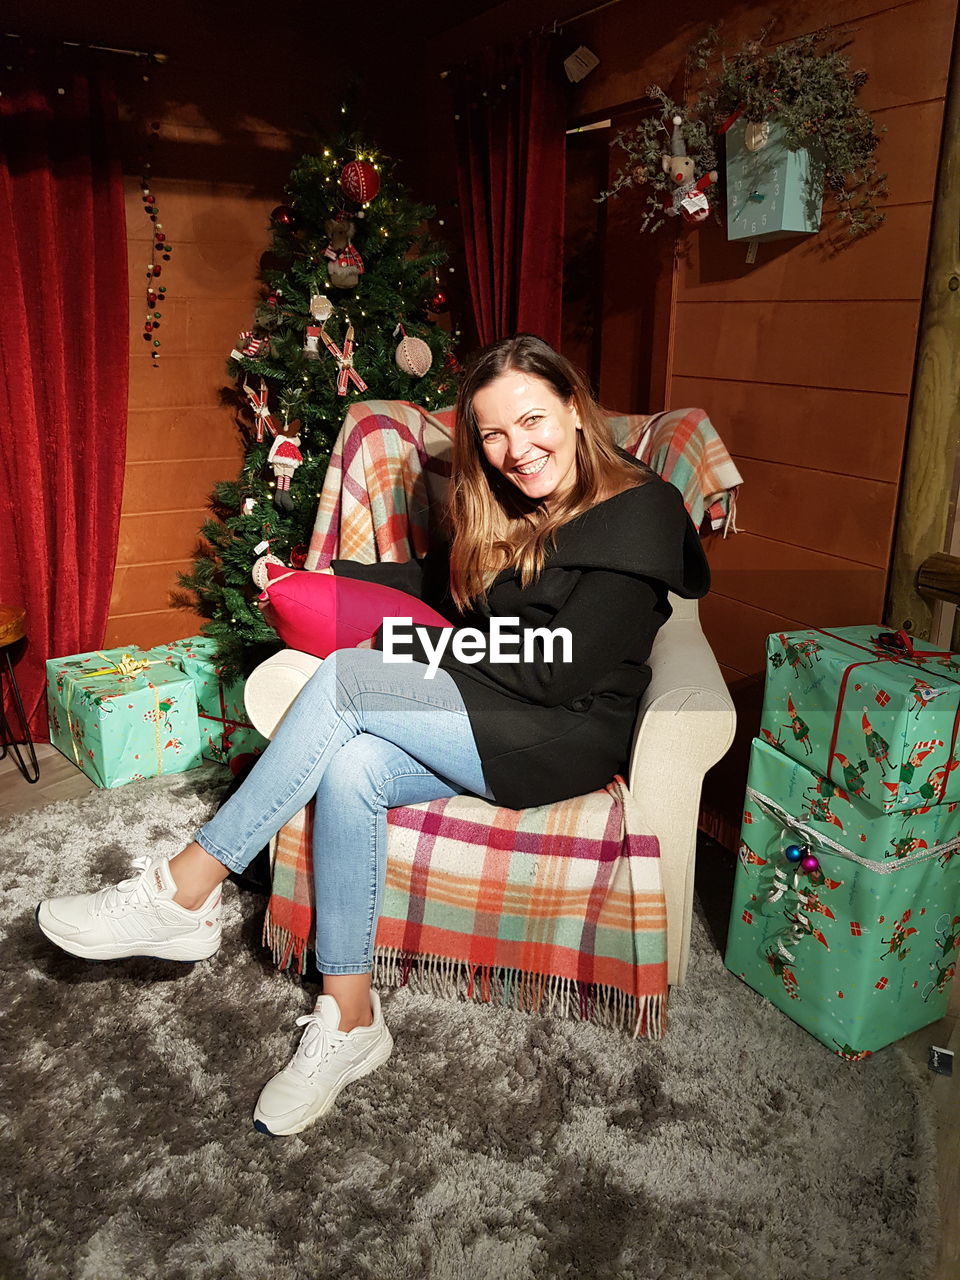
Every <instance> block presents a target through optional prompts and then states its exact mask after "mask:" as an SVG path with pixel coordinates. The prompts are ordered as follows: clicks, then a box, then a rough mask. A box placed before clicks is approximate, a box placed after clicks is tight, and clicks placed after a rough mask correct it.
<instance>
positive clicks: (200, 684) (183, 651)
mask: <svg viewBox="0 0 960 1280" xmlns="http://www.w3.org/2000/svg"><path fill="white" fill-rule="evenodd" d="M150 653H151V655H152V656H155V657H160V658H162V659H163V660H164V661H165V662H170V663H172V664H173V665H174V666H176V667H179V668H180V670H181V671H183V672H184V673H185V674H186V675H188V676H189V677H190V679H191V680H192V681H193V687H194V690H195V692H196V695H197V715H198V718H199V722H200V745H201V750H202V752H203V755H204V757H205V758H206V759H207V760H216V761H217V762H218V763H220V764H226V763H227V762H228V761H229V760H232V759H234V757H236V756H240V755H244V754H247V753H252V754H254V755H258V754H259V753H260V752H261V751H263V749H264V748H265V747H266V745H267V739H266V738H264V737H263V735H262V734H260V733H258V732H257V730H256V729H255V728H254V727H253V725H252V724H251V723H250V720H249V719H248V717H247V713H246V709H245V708H244V705H243V686H244V684H245V683H246V682H245V681H244V680H243V678H242V677H240V678H238V679H236V680H224V679H223V678H222V676H221V675H220V671H219V667H218V664H217V645H216V641H214V640H211V639H210V638H209V637H208V636H188V637H187V639H186V640H174V641H172V642H171V643H170V644H163V645H158V646H157V647H156V648H154V649H151V650H150Z"/></svg>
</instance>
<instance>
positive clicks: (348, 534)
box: [244, 401, 740, 983]
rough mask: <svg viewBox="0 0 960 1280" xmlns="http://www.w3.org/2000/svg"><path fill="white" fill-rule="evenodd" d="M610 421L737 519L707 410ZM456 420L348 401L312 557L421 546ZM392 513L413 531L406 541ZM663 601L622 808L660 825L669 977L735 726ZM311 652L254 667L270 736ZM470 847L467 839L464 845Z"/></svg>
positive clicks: (679, 605) (722, 694)
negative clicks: (703, 804)
mask: <svg viewBox="0 0 960 1280" xmlns="http://www.w3.org/2000/svg"><path fill="white" fill-rule="evenodd" d="M610 423H611V428H612V430H613V433H614V436H615V438H616V439H617V440H618V442H619V443H620V444H621V445H622V446H623V447H624V448H626V449H628V450H630V451H632V452H634V453H635V454H637V456H642V457H643V459H644V461H646V462H648V463H649V464H650V465H652V466H654V468H655V469H656V470H659V471H660V472H661V474H663V475H664V476H665V477H666V478H669V479H670V480H671V481H672V482H673V483H675V484H677V485H678V487H680V488H681V491H682V492H683V493H684V498H685V501H686V502H687V507H688V510H690V511H691V514H692V515H693V517H694V520H695V521H696V522H697V523H699V522H700V520H701V519H703V518H707V519H711V522H712V524H713V527H714V528H718V527H720V526H721V525H723V524H724V519H723V516H724V514H725V515H726V517H727V520H728V522H731V523H732V516H733V510H734V507H733V498H734V492H735V486H736V484H737V483H739V481H740V477H739V474H738V473H737V471H736V468H735V467H734V466H733V463H732V461H731V460H730V458H729V455H728V454H727V452H726V450H725V449H724V448H723V445H722V442H721V441H720V439H719V437H718V436H717V434H716V432H715V431H714V430H713V427H712V426H711V424H710V422H709V419H708V418H707V416H706V414H704V413H703V411H702V410H673V411H670V412H669V413H665V414H658V415H655V416H654V417H612V418H611V419H610ZM451 430H452V413H451V412H450V411H444V412H441V413H437V414H435V415H429V414H426V413H425V412H423V411H422V410H420V409H418V408H417V407H416V406H414V405H410V404H407V403H405V402H404V403H401V402H395V401H367V402H363V403H358V404H356V405H353V406H352V407H351V409H350V411H349V412H348V414H347V419H346V421H345V423H344V427H343V430H342V431H341V435H340V438H339V440H338V442H337V444H336V445H335V447H334V451H333V456H332V458H331V464H330V469H329V471H328V473H327V479H326V481H325V483H324V488H323V494H322V495H321V499H320V506H319V510H318V514H317V522H316V526H315V529H314V535H313V539H312V541H311V546H310V554H309V555H308V557H307V562H306V567H307V568H308V569H315V568H319V567H321V566H322V565H324V564H326V563H328V561H329V559H330V558H331V557H335V556H338V555H339V556H346V557H349V558H356V559H360V560H367V561H370V560H373V559H405V558H407V556H408V555H409V554H411V553H413V554H423V552H424V551H425V550H426V544H427V526H428V523H429V516H428V513H429V509H430V508H431V507H432V506H435V505H436V504H438V503H441V502H443V500H444V498H445V495H446V486H447V479H448V476H449V449H450V432H451ZM371 475H376V476H377V478H378V483H377V485H376V492H375V493H373V494H370V493H369V492H368V491H367V478H368V477H369V476H371ZM357 495H360V496H359V497H358V496H357ZM724 500H726V501H724ZM398 527H401V528H403V529H405V530H406V531H407V532H406V534H405V535H404V542H403V545H402V546H400V547H398V544H397V541H396V539H397V534H396V530H397V528H398ZM733 527H734V528H735V525H734V526H733ZM670 602H671V604H672V606H673V615H672V617H671V618H670V619H669V620H668V621H667V622H666V624H665V625H664V626H663V627H662V628H661V629H660V631H659V633H658V634H657V637H656V640H655V642H654V646H653V651H652V653H651V656H650V659H649V665H650V668H651V671H652V679H651V682H650V685H649V687H648V689H647V691H646V693H645V695H644V697H643V700H642V702H641V705H640V709H639V715H638V719H637V726H636V732H635V735H634V743H633V750H632V754H631V759H630V767H629V776H628V778H627V780H626V781H627V784H628V791H629V797H628V799H629V800H631V801H632V803H631V804H628V805H625V812H632V813H633V814H634V816H635V818H636V820H638V821H640V822H641V823H642V825H643V828H644V830H645V831H646V832H647V833H652V834H654V835H655V836H657V837H658V839H659V844H660V857H661V869H662V878H663V889H664V895H665V899H666V917H667V976H668V979H669V981H670V983H682V982H683V981H684V977H685V974H686V970H687V962H688V955H689V940H690V925H691V919H692V906H693V873H694V862H695V853H696V839H697V819H698V814H699V802H700V791H701V786H702V783H703V777H704V774H705V773H706V771H707V770H708V769H709V768H710V767H711V766H712V765H714V764H716V763H717V761H719V760H720V759H721V758H722V756H723V755H724V754H725V752H726V751H727V749H728V748H729V746H730V744H731V742H732V740H733V733H734V727H735V712H734V708H733V702H732V700H731V698H730V695H729V693H728V692H727V688H726V685H725V683H724V680H723V677H722V676H721V674H720V669H719V667H718V665H717V662H716V659H715V658H714V656H713V653H712V651H711V649H710V646H709V644H708V643H707V640H706V637H705V636H704V634H703V631H702V629H701V626H700V621H699V612H698V608H697V602H696V601H693V600H682V599H680V598H679V597H677V596H674V595H672V594H671V596H670ZM318 663H319V660H318V659H316V658H313V657H310V656H309V655H307V654H304V653H300V652H298V651H295V650H291V649H285V650H282V651H280V652H279V653H277V654H274V655H273V656H272V657H271V658H269V659H267V661H266V662H264V663H262V664H261V665H260V666H259V667H257V669H256V670H255V671H254V672H253V673H252V674H251V676H250V678H249V679H248V681H247V685H246V690H245V694H244V697H245V702H246V706H247V712H248V714H249V716H250V719H251V721H252V722H253V724H254V725H255V726H256V727H257V728H258V729H259V730H260V732H261V733H263V734H264V736H265V737H267V738H269V737H271V736H272V734H273V732H274V731H275V729H276V726H277V725H278V724H279V722H280V720H281V718H282V716H283V715H284V713H285V712H286V710H287V708H288V707H289V706H290V704H291V703H292V702H293V700H294V698H295V697H296V696H297V694H298V693H299V691H300V690H301V689H302V687H303V685H304V684H305V683H306V681H307V680H308V679H309V678H310V676H311V675H312V674H313V672H314V671H315V670H316V668H317V666H318ZM483 803H484V802H482V801H477V800H476V799H474V798H473V797H459V798H454V799H452V800H449V801H445V802H444V805H445V810H444V812H445V814H446V815H453V814H454V812H455V810H456V809H457V807H458V806H468V807H469V806H476V805H477V804H483ZM492 807H493V806H491V808H492ZM409 808H410V809H411V810H417V809H424V808H426V806H422V805H415V806H410V807H409ZM469 814H472V815H473V817H474V819H475V818H476V812H475V810H474V809H472V808H470V809H469V810H468V808H464V816H465V817H467V816H469ZM393 816H397V814H396V811H395V813H394V815H393ZM415 816H416V815H412V816H411V820H413V818H415ZM391 839H392V834H391ZM473 852H474V851H473V850H471V848H470V846H467V845H465V846H464V857H465V858H469V856H470V855H471V853H473ZM474 856H475V854H474ZM388 861H389V844H388ZM388 872H389V866H388ZM388 878H389V876H388Z"/></svg>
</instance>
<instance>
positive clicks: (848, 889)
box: [725, 739, 960, 1061]
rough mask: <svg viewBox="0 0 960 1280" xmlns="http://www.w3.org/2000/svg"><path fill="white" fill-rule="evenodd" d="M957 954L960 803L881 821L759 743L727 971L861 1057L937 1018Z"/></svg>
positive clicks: (883, 816) (833, 1044)
mask: <svg viewBox="0 0 960 1280" xmlns="http://www.w3.org/2000/svg"><path fill="white" fill-rule="evenodd" d="M958 948H960V805H958V804H957V803H956V802H955V801H951V802H947V803H945V804H941V805H935V806H930V805H919V806H916V807H914V808H913V809H907V810H901V811H900V812H896V813H880V812H877V811H876V810H875V809H873V808H871V807H870V806H869V805H867V804H865V803H864V802H863V801H862V800H861V799H859V798H858V797H857V796H855V795H851V794H850V793H849V792H847V791H846V790H845V789H843V788H841V787H839V786H837V785H836V784H835V783H833V782H831V781H830V780H829V779H828V778H824V777H822V776H821V775H819V774H817V773H814V772H813V771H812V770H811V769H809V768H807V767H806V766H804V765H802V764H799V763H798V762H797V761H796V760H792V759H790V757H789V756H788V755H786V753H785V752H784V750H783V748H782V747H778V746H776V745H771V744H770V743H769V742H766V741H761V740H760V739H755V740H754V743H753V747H752V751H751V755H750V772H749V777H748V782H747V795H746V799H745V802H744V813H743V826H742V828H741V839H740V849H739V861H738V866H737V874H736V881H735V884H734V893H733V904H732V908H731V915H730V930H729V934H728V939H727V951H726V956H725V963H726V966H727V968H728V969H730V970H731V971H732V972H733V973H735V974H737V976H738V977H740V978H742V979H743V981H744V982H746V983H747V984H748V985H749V986H751V987H752V988H753V989H754V990H755V991H758V992H759V993H760V994H761V995H763V996H765V997H766V998H767V999H768V1000H769V1001H770V1002H771V1003H772V1004H774V1005H776V1006H777V1008H778V1009H781V1010H782V1011H783V1012H784V1013H786V1014H787V1015H788V1016H789V1017H790V1018H792V1019H793V1021H794V1022H796V1023H798V1024H799V1025H800V1026H801V1027H804V1028H805V1029H806V1030H807V1031H809V1032H810V1033H811V1034H812V1035H814V1036H816V1038H817V1039H818V1040H820V1041H822V1042H823V1044H825V1045H827V1047H828V1048H830V1049H832V1050H833V1051H834V1052H835V1053H837V1054H839V1055H840V1056H841V1057H844V1058H848V1059H850V1060H851V1061H856V1060H858V1059H860V1058H863V1057H866V1056H867V1054H869V1053H872V1052H874V1051H875V1050H877V1049H880V1048H882V1047H883V1046H884V1045H887V1044H890V1043H891V1042H893V1041H894V1040H899V1039H900V1038H901V1037H902V1036H905V1035H909V1033H910V1032H911V1031H915V1030H917V1029H918V1028H919V1027H923V1026H926V1025H927V1024H928V1023H931V1022H935V1021H937V1019H939V1018H941V1017H943V1015H944V1014H945V1013H946V1009H947V1001H948V996H949V986H950V982H951V981H952V979H953V978H954V975H955V973H956V970H957V960H958V954H960V952H958Z"/></svg>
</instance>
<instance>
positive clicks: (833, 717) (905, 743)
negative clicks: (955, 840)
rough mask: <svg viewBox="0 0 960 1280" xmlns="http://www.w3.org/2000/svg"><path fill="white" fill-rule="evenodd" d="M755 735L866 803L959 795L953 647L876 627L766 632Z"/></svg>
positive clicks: (911, 803)
mask: <svg viewBox="0 0 960 1280" xmlns="http://www.w3.org/2000/svg"><path fill="white" fill-rule="evenodd" d="M760 723H761V729H760V736H761V737H762V738H763V740H764V741H766V742H769V743H772V744H774V745H778V746H780V747H781V748H782V750H783V751H785V752H786V753H787V755H789V756H792V757H793V759H794V760H796V761H798V762H799V763H800V764H803V765H806V767H807V768H808V769H812V770H813V771H814V772H816V773H819V774H821V775H823V776H824V777H827V778H829V779H830V780H831V781H832V782H835V783H836V784H837V785H838V786H840V787H842V788H843V790H844V791H845V792H846V793H847V794H848V795H850V796H854V797H856V798H857V799H858V800H859V801H862V802H863V804H865V805H868V806H869V807H870V808H871V809H873V810H875V811H881V812H883V813H896V812H900V811H903V810H906V809H915V808H917V807H918V806H924V805H926V806H930V805H938V804H942V803H943V802H944V801H954V800H960V770H958V768H957V765H958V759H957V754H956V753H957V747H958V743H957V734H958V730H960V654H955V653H947V652H944V651H942V650H938V649H937V648H936V647H935V646H934V645H932V644H930V643H928V642H927V641H924V640H914V639H912V638H911V637H910V636H908V635H907V634H906V632H904V631H897V632H891V631H884V630H883V628H882V627H835V628H832V629H830V630H822V629H820V630H816V629H812V628H811V629H809V630H806V631H793V632H790V633H789V634H774V635H771V636H768V638H767V677H766V689H765V693H764V700H763V713H762V716H761V720H760Z"/></svg>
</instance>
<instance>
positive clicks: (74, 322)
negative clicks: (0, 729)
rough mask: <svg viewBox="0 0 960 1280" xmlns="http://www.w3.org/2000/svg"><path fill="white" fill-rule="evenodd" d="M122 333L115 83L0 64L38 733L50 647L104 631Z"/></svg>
mask: <svg viewBox="0 0 960 1280" xmlns="http://www.w3.org/2000/svg"><path fill="white" fill-rule="evenodd" d="M44 81H46V82H44ZM128 342H129V338H128V301H127V250H126V230H125V222H124V206H123V183H122V177H121V172H120V160H119V147H118V142H117V101H116V94H115V92H114V90H113V88H112V87H111V86H110V85H109V84H107V83H105V82H104V80H103V79H102V78H101V73H99V71H98V70H97V69H96V68H83V69H74V70H65V69H64V68H63V67H60V68H59V69H54V68H52V67H51V69H50V71H49V72H43V71H42V70H40V69H34V70H31V71H30V72H26V71H24V72H22V73H20V74H19V75H18V76H17V77H16V78H14V79H12V80H11V79H7V78H6V77H5V80H4V84H3V93H2V94H0V484H2V492H3V502H2V505H0V602H2V603H4V604H10V605H21V606H23V607H24V608H25V609H26V630H27V642H26V646H25V648H23V651H22V653H19V651H14V660H15V662H16V673H17V681H18V684H19V686H20V691H21V695H22V697H23V703H24V708H25V710H26V714H27V718H28V721H29V726H30V733H31V737H32V738H33V739H34V740H36V741H39V740H42V739H43V738H45V737H46V732H47V719H46V705H45V698H44V662H45V660H46V659H47V658H48V657H63V656H65V655H67V654H71V653H80V652H84V651H89V650H92V649H97V648H99V647H100V646H101V645H102V643H103V638H104V633H105V629H106V623H107V613H108V609H109V605H110V594H111V589H112V585H113V573H114V565H115V562H116V553H117V536H118V530H119V523H120V501H121V497H122V493H123V470H124V451H125V442H126V413H127V378H128V356H127V352H128ZM21 647H22V642H21ZM18 658H19V660H18ZM6 710H7V714H8V716H10V715H11V713H12V700H11V699H10V698H9V695H8V699H7V706H6ZM11 723H12V724H14V725H15V726H16V721H15V720H12V721H11Z"/></svg>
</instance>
